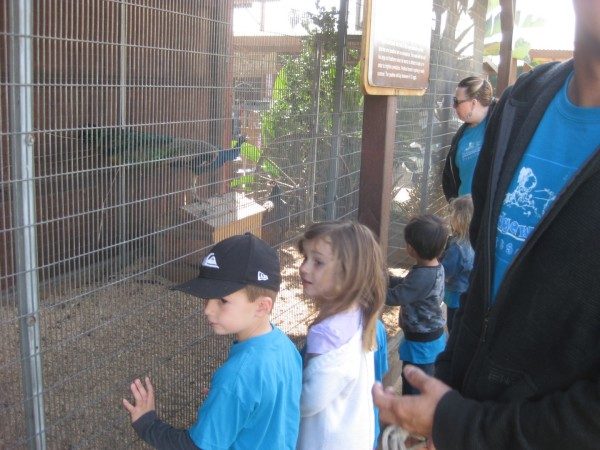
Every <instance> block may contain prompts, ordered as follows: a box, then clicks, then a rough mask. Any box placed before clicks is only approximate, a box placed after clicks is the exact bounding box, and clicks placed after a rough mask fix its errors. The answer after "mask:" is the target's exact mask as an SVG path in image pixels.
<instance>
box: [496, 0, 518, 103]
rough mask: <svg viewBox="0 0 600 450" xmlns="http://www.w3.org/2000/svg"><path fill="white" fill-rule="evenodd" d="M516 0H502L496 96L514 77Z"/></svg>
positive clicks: (500, 93) (499, 94)
mask: <svg viewBox="0 0 600 450" xmlns="http://www.w3.org/2000/svg"><path fill="white" fill-rule="evenodd" d="M514 1H515V0H500V6H501V11H500V25H501V29H502V41H501V42H500V63H499V64H498V85H497V87H496V96H497V97H500V96H501V95H502V92H504V89H506V88H507V87H508V85H509V84H511V82H513V81H514V79H513V78H512V77H511V73H512V70H511V66H512V64H513V58H512V47H513V30H514V27H515V8H514Z"/></svg>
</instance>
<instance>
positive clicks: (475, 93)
mask: <svg viewBox="0 0 600 450" xmlns="http://www.w3.org/2000/svg"><path fill="white" fill-rule="evenodd" d="M458 87H460V88H465V94H466V95H467V97H468V98H470V99H477V101H478V102H479V103H481V105H482V106H490V104H491V103H492V100H493V99H494V89H493V88H492V85H491V84H490V82H489V81H488V80H486V79H484V78H481V77H475V76H473V77H467V78H463V79H462V80H460V81H459V83H458Z"/></svg>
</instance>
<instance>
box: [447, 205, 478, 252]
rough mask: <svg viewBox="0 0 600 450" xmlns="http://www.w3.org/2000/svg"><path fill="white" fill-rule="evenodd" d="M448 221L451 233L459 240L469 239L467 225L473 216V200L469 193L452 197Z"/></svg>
mask: <svg viewBox="0 0 600 450" xmlns="http://www.w3.org/2000/svg"><path fill="white" fill-rule="evenodd" d="M448 206H449V214H448V222H450V227H451V228H452V235H453V236H454V237H455V238H456V239H458V240H459V241H468V240H469V226H470V225H471V218H472V217H473V200H472V199H471V195H470V194H467V195H462V196H460V197H457V198H453V199H452V201H451V202H450V204H449V205H448Z"/></svg>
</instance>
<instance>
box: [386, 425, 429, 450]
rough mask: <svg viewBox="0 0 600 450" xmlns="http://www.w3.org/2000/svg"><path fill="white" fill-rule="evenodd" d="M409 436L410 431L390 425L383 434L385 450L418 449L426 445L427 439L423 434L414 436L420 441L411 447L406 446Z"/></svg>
mask: <svg viewBox="0 0 600 450" xmlns="http://www.w3.org/2000/svg"><path fill="white" fill-rule="evenodd" d="M409 436H410V435H409V434H408V431H406V430H404V429H402V428H400V427H398V426H396V425H389V426H388V427H386V429H385V430H384V431H383V435H382V436H381V445H382V447H383V450H417V449H419V448H422V447H425V445H426V440H425V438H423V437H421V436H418V437H417V436H412V437H413V438H414V439H415V440H417V441H418V442H417V443H416V444H415V445H413V446H411V447H406V445H405V441H406V439H407V438H408V437H409Z"/></svg>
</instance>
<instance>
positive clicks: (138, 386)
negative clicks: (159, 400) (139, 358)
mask: <svg viewBox="0 0 600 450" xmlns="http://www.w3.org/2000/svg"><path fill="white" fill-rule="evenodd" d="M130 388H131V393H132V394H133V398H134V404H133V405H132V404H131V403H129V401H127V400H126V399H123V406H124V407H125V409H126V410H127V411H128V412H129V414H130V415H131V422H132V423H133V422H135V421H136V420H138V419H139V418H140V417H142V416H143V415H144V414H146V413H147V412H150V411H154V409H155V406H154V387H153V386H152V383H151V382H150V378H149V377H146V386H144V383H142V382H141V381H140V379H139V378H138V379H136V380H135V381H134V382H133V383H131V386H130Z"/></svg>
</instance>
